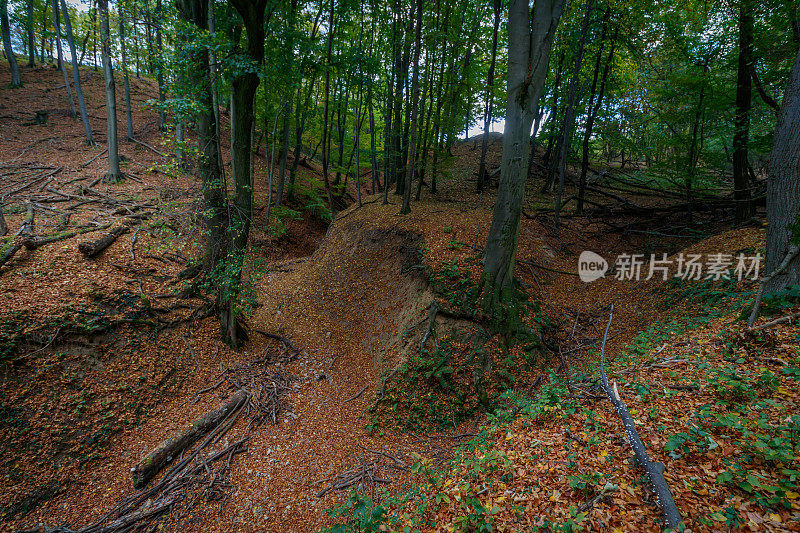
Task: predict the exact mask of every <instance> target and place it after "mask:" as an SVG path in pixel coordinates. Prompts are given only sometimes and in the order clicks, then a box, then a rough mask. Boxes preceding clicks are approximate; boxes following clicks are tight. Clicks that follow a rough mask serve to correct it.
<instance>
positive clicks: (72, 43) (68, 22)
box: [61, 0, 94, 146]
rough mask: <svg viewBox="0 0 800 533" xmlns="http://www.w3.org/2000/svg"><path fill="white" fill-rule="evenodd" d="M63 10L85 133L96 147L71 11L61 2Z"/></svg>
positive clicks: (63, 1) (89, 141) (87, 138)
mask: <svg viewBox="0 0 800 533" xmlns="http://www.w3.org/2000/svg"><path fill="white" fill-rule="evenodd" d="M61 10H62V11H63V13H64V28H65V29H66V33H67V44H69V49H70V53H71V55H72V79H73V81H74V82H75V94H76V96H77V97H78V109H79V110H80V113H81V121H82V122H83V132H84V134H85V135H86V144H88V145H89V146H92V145H94V137H93V135H92V125H91V124H89V114H88V113H87V112H86V101H85V100H84V98H83V88H82V87H81V72H80V68H78V65H79V61H78V53H77V50H76V49H75V35H74V33H73V31H72V21H71V20H70V18H69V11H68V10H67V3H66V2H65V0H61Z"/></svg>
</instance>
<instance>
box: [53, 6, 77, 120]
mask: <svg viewBox="0 0 800 533" xmlns="http://www.w3.org/2000/svg"><path fill="white" fill-rule="evenodd" d="M52 8H53V34H54V39H55V40H56V50H58V70H60V71H61V73H62V74H63V75H64V85H65V86H66V89H67V98H68V99H69V109H70V116H72V117H74V116H75V115H77V113H76V112H75V101H74V100H73V99H72V85H70V83H69V76H67V68H66V66H65V65H64V52H63V50H62V49H61V23H60V20H61V13H60V10H59V8H58V0H53V4H52Z"/></svg>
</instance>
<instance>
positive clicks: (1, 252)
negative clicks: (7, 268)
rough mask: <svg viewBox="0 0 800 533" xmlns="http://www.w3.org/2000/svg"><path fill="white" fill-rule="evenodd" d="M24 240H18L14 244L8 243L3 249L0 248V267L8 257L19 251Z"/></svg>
mask: <svg viewBox="0 0 800 533" xmlns="http://www.w3.org/2000/svg"><path fill="white" fill-rule="evenodd" d="M24 242H25V241H22V242H18V243H16V244H13V243H12V244H9V245H8V246H6V247H5V248H3V249H0V267H2V266H3V265H5V264H6V263H7V262H8V260H9V259H11V258H12V257H14V254H16V253H17V252H19V251H20V249H21V248H22V245H23V243H24Z"/></svg>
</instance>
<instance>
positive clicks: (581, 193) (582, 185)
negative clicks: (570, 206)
mask: <svg viewBox="0 0 800 533" xmlns="http://www.w3.org/2000/svg"><path fill="white" fill-rule="evenodd" d="M606 13H607V15H606V21H605V22H604V23H603V36H605V31H606V30H605V29H606V26H607V23H608V16H609V15H608V13H610V11H607V12H606ZM618 34H619V26H617V27H616V29H615V30H614V35H613V36H612V37H611V45H610V50H609V52H608V58H607V59H606V64H605V67H604V68H603V75H602V77H601V79H600V89H599V90H598V91H597V95H596V96H597V100H596V101H595V99H594V98H595V86H596V84H597V72H598V70H599V69H600V59H601V56H602V55H603V53H602V52H603V48H604V46H603V43H601V44H600V52H599V53H598V54H597V63H596V65H595V70H594V79H593V80H592V91H591V95H590V97H589V106H588V116H587V118H586V129H585V130H584V132H583V157H582V158H581V176H580V179H579V182H578V183H579V185H578V206H577V209H576V211H577V213H578V214H583V203H584V200H585V196H586V174H587V172H588V171H589V151H590V149H589V142H590V141H591V139H592V130H593V129H594V121H595V119H596V118H597V114H598V113H599V112H600V108H601V107H602V105H603V96H604V95H605V91H606V81H607V80H608V74H609V72H611V68H612V65H613V63H614V49H615V48H616V40H617V35H618Z"/></svg>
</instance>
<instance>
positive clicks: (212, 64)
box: [176, 1, 227, 194]
mask: <svg viewBox="0 0 800 533" xmlns="http://www.w3.org/2000/svg"><path fill="white" fill-rule="evenodd" d="M208 31H209V32H211V34H212V35H213V34H214V33H215V32H216V31H217V28H216V20H215V19H214V2H213V1H209V2H208ZM208 70H209V74H210V75H211V103H212V106H213V110H214V137H215V138H216V147H217V157H216V159H217V163H218V165H219V175H220V178H221V179H222V181H223V183H224V182H225V165H224V163H223V161H222V135H221V134H220V131H219V130H220V119H219V81H218V77H219V76H218V74H217V51H216V50H215V49H214V48H212V49H211V53H210V55H209V69H208ZM176 129H180V130H181V132H182V131H183V129H184V126H183V119H182V118H181V119H180V120H179V121H178V124H177V125H176ZM225 193H226V194H227V188H226V191H225Z"/></svg>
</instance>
